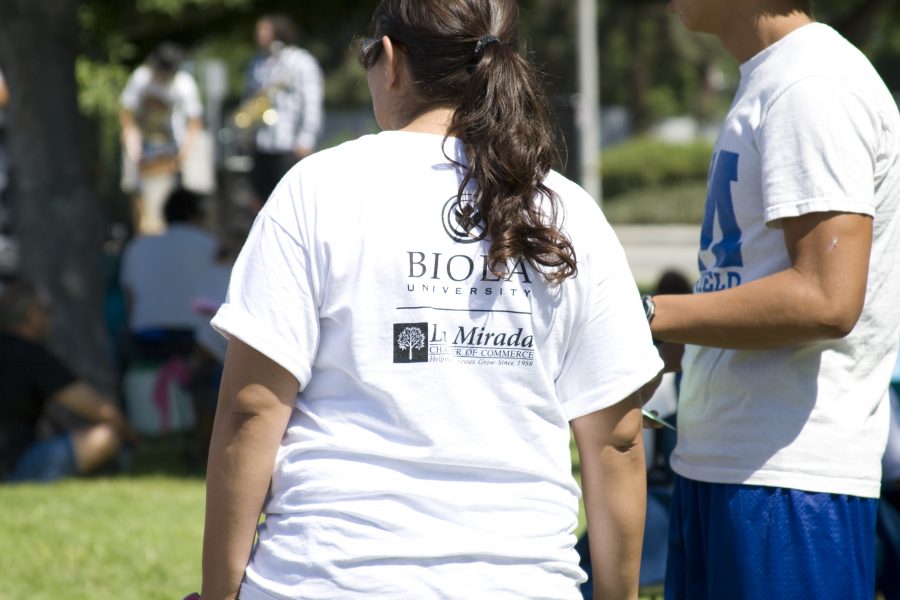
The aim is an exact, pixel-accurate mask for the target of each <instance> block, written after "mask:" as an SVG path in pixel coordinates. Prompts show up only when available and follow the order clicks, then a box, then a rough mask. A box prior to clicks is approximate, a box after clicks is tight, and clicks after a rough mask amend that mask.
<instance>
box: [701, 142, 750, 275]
mask: <svg viewBox="0 0 900 600" xmlns="http://www.w3.org/2000/svg"><path fill="white" fill-rule="evenodd" d="M739 158H740V155H738V154H735V153H734V152H728V151H727V150H721V151H719V152H717V153H716V154H714V155H713V158H712V168H711V169H710V177H709V189H708V191H707V194H706V211H705V212H706V214H705V215H704V217H703V229H702V231H701V233H700V252H701V253H702V252H704V251H707V250H710V249H712V253H713V255H714V256H715V257H716V263H715V265H713V268H725V267H742V266H744V257H743V255H742V254H741V230H740V228H739V227H738V224H737V218H736V217H735V216H734V200H733V199H732V196H731V184H732V182H736V181H737V180H738V159H739ZM716 220H718V222H719V229H720V230H721V231H722V239H721V240H719V241H718V242H716V243H715V244H713V243H712V242H713V230H714V227H713V225H714V223H715V222H716ZM697 263H698V266H699V268H700V272H701V273H703V272H705V271H707V270H708V267H707V266H706V265H705V264H704V263H703V260H702V259H701V258H699V257H698V258H697Z"/></svg>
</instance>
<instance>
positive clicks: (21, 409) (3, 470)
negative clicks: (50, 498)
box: [0, 280, 137, 482]
mask: <svg viewBox="0 0 900 600" xmlns="http://www.w3.org/2000/svg"><path fill="white" fill-rule="evenodd" d="M49 333H50V302H49V301H48V299H47V298H46V297H45V295H44V294H42V293H40V292H39V290H38V289H37V288H36V287H35V286H34V285H32V284H31V283H28V282H26V281H21V280H17V281H13V282H11V283H9V284H8V285H6V286H5V287H4V288H3V290H2V292H0V481H3V480H6V481H16V482H21V481H52V480H55V479H60V478H63V477H69V476H73V475H78V474H83V473H88V472H91V471H94V470H96V469H97V468H99V467H101V466H103V465H105V464H106V463H108V462H109V461H111V460H112V459H113V458H114V457H115V456H116V454H117V452H118V451H119V448H120V447H121V445H122V443H123V442H124V441H136V440H137V434H136V433H135V432H134V430H133V429H132V428H131V426H130V425H129V424H128V422H127V421H126V420H125V417H124V415H123V414H122V412H121V411H120V410H119V409H118V407H116V405H115V404H114V403H113V402H112V401H111V400H110V399H108V398H106V397H105V396H104V395H103V394H101V393H100V392H98V391H97V390H96V389H94V388H93V387H92V386H90V385H89V384H87V383H85V382H83V381H81V380H79V379H78V378H77V377H76V376H75V375H74V374H73V373H72V371H71V370H69V368H67V367H66V366H65V365H64V364H63V363H62V362H61V361H60V360H59V359H58V358H57V357H56V356H54V355H53V354H52V353H51V352H50V351H49V350H48V349H47V347H46V346H45V343H44V342H45V341H46V339H47V336H48V334H49ZM53 403H55V404H58V405H60V406H62V407H64V408H66V409H68V410H69V411H71V412H72V413H74V414H75V415H77V416H78V417H81V418H82V419H84V420H85V421H86V422H87V423H88V424H87V425H85V426H84V427H82V428H80V429H77V430H74V431H67V432H65V433H63V434H61V435H57V436H56V437H50V438H48V439H39V437H38V434H37V424H38V421H39V420H40V419H41V417H42V415H43V414H44V410H45V408H46V407H47V406H48V405H50V404H53Z"/></svg>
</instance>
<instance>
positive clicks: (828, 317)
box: [816, 301, 863, 339]
mask: <svg viewBox="0 0 900 600" xmlns="http://www.w3.org/2000/svg"><path fill="white" fill-rule="evenodd" d="M862 307H863V302H862V301H859V302H855V301H848V302H828V303H826V306H824V307H823V308H822V309H821V310H820V311H819V312H818V318H817V323H816V325H817V327H818V329H819V330H820V331H821V332H822V335H823V336H824V337H825V338H826V339H840V338H844V337H847V336H848V335H850V333H851V332H852V331H853V328H854V327H856V324H857V323H858V322H859V317H860V315H861V314H862Z"/></svg>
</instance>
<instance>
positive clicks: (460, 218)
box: [195, 0, 662, 600]
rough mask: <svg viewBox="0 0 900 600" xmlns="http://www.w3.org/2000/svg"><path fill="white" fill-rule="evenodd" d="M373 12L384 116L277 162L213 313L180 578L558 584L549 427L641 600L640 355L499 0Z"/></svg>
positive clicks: (605, 576) (518, 589) (567, 515)
mask: <svg viewBox="0 0 900 600" xmlns="http://www.w3.org/2000/svg"><path fill="white" fill-rule="evenodd" d="M373 23H374V33H375V37H374V39H372V40H370V41H369V42H367V43H366V44H365V45H363V46H362V52H361V59H362V64H363V65H364V67H365V68H366V69H367V78H368V83H369V89H370V90H371V93H372V101H373V106H374V112H375V118H376V119H377V121H378V123H379V124H380V125H381V127H382V129H383V130H384V131H383V132H382V133H380V134H378V135H370V136H364V137H362V138H360V139H357V140H355V141H352V142H348V143H346V144H343V145H341V146H339V147H336V148H333V149H329V150H326V151H323V152H320V153H317V154H313V155H312V156H310V157H308V158H306V159H304V160H302V161H301V162H300V163H299V164H298V165H297V166H295V167H294V168H292V169H291V171H289V172H288V173H287V175H286V176H285V177H284V179H282V181H281V183H280V184H279V185H278V187H277V188H276V190H275V192H274V193H273V194H272V197H271V199H270V200H269V202H268V203H267V204H266V205H265V207H264V208H263V210H262V211H261V213H260V214H259V216H258V217H257V219H256V222H255V224H254V226H253V229H252V231H251V233H250V235H249V238H248V241H247V243H246V245H245V246H244V248H243V250H242V252H241V254H240V256H239V258H238V260H237V262H236V264H235V267H234V270H233V272H232V276H231V281H230V286H229V291H228V297H227V300H226V302H225V304H224V305H223V306H222V308H221V309H220V310H219V312H218V313H217V315H216V316H215V318H214V319H213V325H214V326H215V327H216V328H218V329H219V330H220V331H222V332H223V333H225V334H226V335H227V336H228V338H229V345H228V351H227V355H226V359H225V369H224V375H223V382H222V388H221V392H220V395H219V402H218V409H217V414H216V420H215V428H214V431H213V440H212V447H211V451H210V458H209V470H208V479H207V496H206V497H207V507H206V526H205V535H204V545H203V547H204V549H203V590H202V595H201V597H202V598H203V599H204V600H224V599H226V598H228V599H234V598H236V597H237V596H238V594H240V597H241V598H242V599H244V600H261V599H266V600H271V599H273V598H275V599H288V598H329V599H331V600H339V599H343V598H359V597H361V596H371V597H373V598H379V599H382V600H391V599H396V600H400V599H403V600H407V599H409V598H417V599H429V598H446V599H463V598H466V599H468V598H491V599H494V600H503V599H513V598H514V599H516V600H520V599H522V598H534V599H537V598H544V599H548V600H549V599H552V600H564V599H569V600H574V599H578V598H581V594H580V591H579V589H578V584H579V583H580V582H581V581H583V580H584V578H585V575H584V572H583V571H582V570H581V569H580V568H579V566H578V554H577V552H576V551H575V549H574V545H575V541H576V539H575V535H574V531H575V528H576V526H577V520H578V518H577V515H578V498H579V489H578V487H577V485H576V482H575V480H574V478H573V476H572V465H571V457H570V454H569V439H570V427H571V430H572V431H574V437H575V441H576V443H577V445H578V448H579V452H580V455H581V476H582V488H583V490H584V499H585V507H586V511H587V520H588V531H589V535H590V536H591V540H592V543H593V546H594V547H595V549H596V550H595V552H594V554H593V571H594V574H595V577H596V578H597V584H596V589H597V593H598V597H604V598H628V599H633V600H636V599H637V588H638V585H637V582H638V572H639V562H640V553H641V537H642V530H643V519H644V511H645V500H646V475H645V470H644V456H643V448H642V443H641V432H642V418H641V389H642V387H643V386H645V384H646V383H647V382H648V381H650V380H652V379H653V378H654V377H655V376H656V375H657V373H658V372H659V371H660V370H661V368H662V361H661V360H660V359H659V357H658V354H657V352H656V349H655V348H654V346H653V344H652V341H651V338H650V333H649V328H648V327H647V322H646V319H645V318H644V314H643V311H642V310H641V305H640V299H639V295H638V293H637V289H636V286H635V283H634V279H633V278H632V275H631V273H630V271H629V269H628V265H627V262H626V260H625V256H624V252H623V250H622V247H621V245H620V244H619V243H618V240H617V239H616V238H615V235H614V233H613V231H612V229H611V227H610V226H609V224H608V223H607V222H606V220H605V218H604V216H603V214H602V212H601V211H600V209H599V208H598V206H597V204H596V202H595V201H594V200H593V199H592V198H591V197H590V196H588V195H587V194H586V193H585V192H584V190H582V189H581V188H580V187H579V186H577V185H576V184H574V183H572V182H571V181H569V180H567V179H565V178H564V177H563V176H562V175H560V174H559V173H557V172H556V171H553V170H552V169H551V166H552V165H553V164H554V162H555V160H556V158H557V156H556V152H555V148H556V146H555V144H554V140H553V130H552V128H551V126H550V125H549V121H548V116H547V115H548V108H547V106H546V103H545V101H544V99H543V93H542V91H541V89H540V87H539V86H538V85H537V82H536V75H535V72H534V71H533V70H532V67H531V66H530V65H529V64H528V62H527V61H526V60H525V59H524V58H523V56H522V55H521V54H520V51H519V49H518V47H517V42H516V40H517V28H518V7H517V4H516V3H515V2H514V1H513V0H483V1H480V2H469V1H466V0H384V1H382V2H381V3H380V4H379V5H378V7H377V9H376V12H375V16H374V21H373ZM261 512H263V513H264V515H265V520H264V522H263V523H262V524H261V525H260V527H259V529H258V541H257V542H256V544H255V547H254V538H255V537H256V535H257V525H258V523H259V517H260V513H261ZM251 549H252V554H251ZM195 597H196V596H195Z"/></svg>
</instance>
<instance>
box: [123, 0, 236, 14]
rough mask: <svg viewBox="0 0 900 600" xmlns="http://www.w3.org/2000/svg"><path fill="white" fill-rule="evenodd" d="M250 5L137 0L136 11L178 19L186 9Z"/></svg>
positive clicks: (223, 1) (232, 1) (224, 1)
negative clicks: (155, 13)
mask: <svg viewBox="0 0 900 600" xmlns="http://www.w3.org/2000/svg"><path fill="white" fill-rule="evenodd" d="M250 4H251V0H137V9H138V12H141V13H150V12H157V13H162V14H165V15H167V16H169V17H178V16H180V15H181V14H182V13H183V12H184V11H185V10H187V9H188V8H209V7H214V8H220V7H224V8H242V7H245V6H248V5H250Z"/></svg>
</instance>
